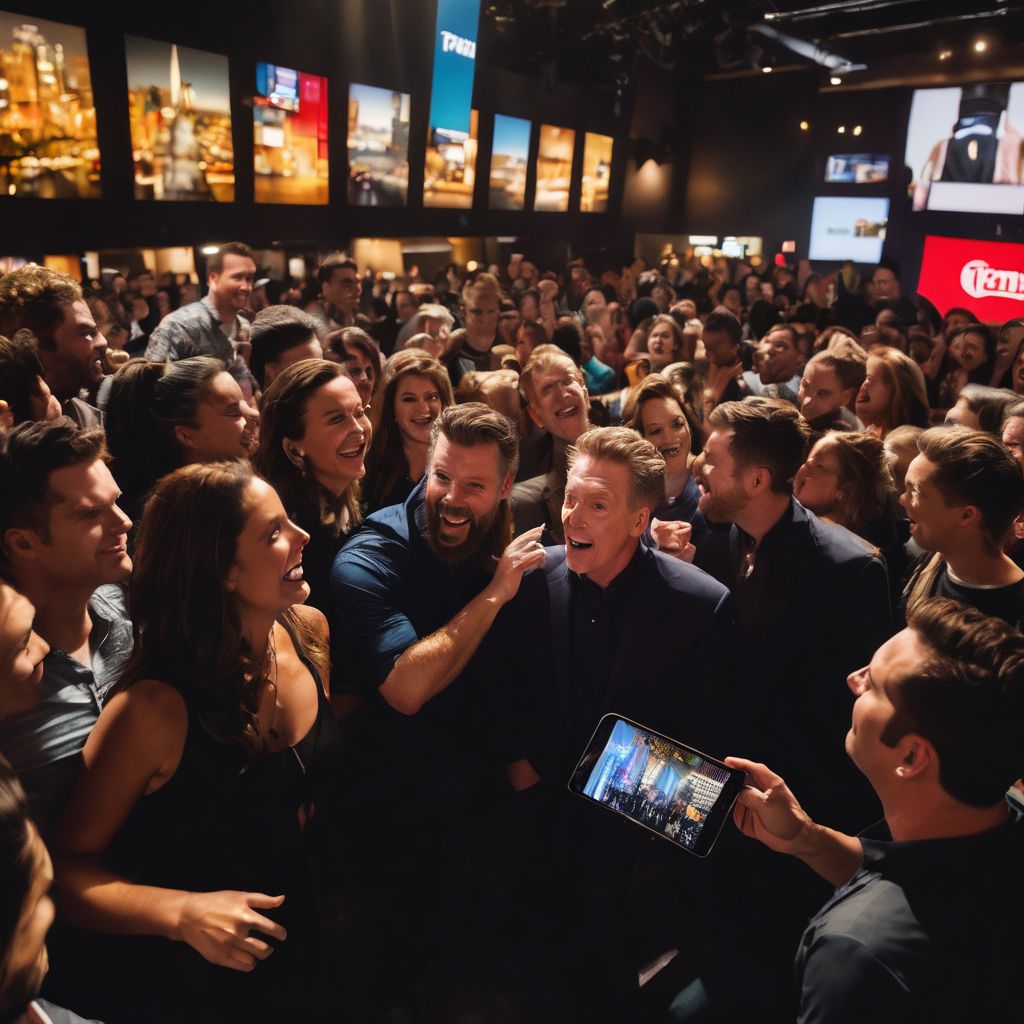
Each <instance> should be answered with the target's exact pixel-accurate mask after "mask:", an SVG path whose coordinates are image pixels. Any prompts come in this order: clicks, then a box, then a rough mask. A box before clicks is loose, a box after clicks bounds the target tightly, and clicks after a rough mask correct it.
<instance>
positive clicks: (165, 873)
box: [54, 461, 337, 1022]
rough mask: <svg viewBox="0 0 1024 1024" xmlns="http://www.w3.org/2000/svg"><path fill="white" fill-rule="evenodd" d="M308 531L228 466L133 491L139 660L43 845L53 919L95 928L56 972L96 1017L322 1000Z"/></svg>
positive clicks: (332, 745) (238, 1012)
mask: <svg viewBox="0 0 1024 1024" xmlns="http://www.w3.org/2000/svg"><path fill="white" fill-rule="evenodd" d="M307 539H308V538H307V535H306V534H305V532H304V531H302V530H301V529H299V527H297V526H296V525H295V524H294V523H292V522H291V521H290V520H289V519H288V517H287V515H286V514H285V511H284V507H283V506H282V504H281V501H280V499H279V498H278V496H277V494H276V493H275V492H274V490H273V488H272V487H270V485H269V484H267V483H266V482H265V481H263V480H261V479H259V478H258V477H256V476H254V475H253V473H252V470H251V469H250V468H249V467H248V465H247V464H245V463H244V462H242V461H237V462H227V463H216V464H209V465H194V466H187V467H185V468H183V469H180V470H177V471H176V472H174V473H173V474H171V475H170V476H167V477H165V478H164V479H163V480H161V481H160V482H159V483H158V484H157V486H156V488H155V489H154V492H153V495H152V497H151V498H150V500H149V501H148V502H147V505H146V511H145V514H144V515H143V521H142V529H141V531H140V534H139V540H138V549H137V553H136V558H135V571H134V575H133V577H132V581H131V591H130V607H131V615H132V620H133V622H134V626H135V633H136V641H135V643H136V647H135V653H134V655H133V657H132V660H131V662H130V663H129V666H128V668H127V669H126V672H125V675H124V677H123V678H122V680H121V682H120V683H119V688H118V692H117V693H116V695H115V696H114V697H112V698H111V699H110V701H109V702H108V703H107V705H106V706H105V707H104V709H103V712H102V714H101V716H100V719H99V721H98V722H97V724H96V727H95V728H94V730H93V732H92V734H91V735H90V737H89V740H88V742H87V744H86V747H85V750H84V751H83V761H84V767H83V772H82V776H81V779H80V782H79V786H78V789H77V790H76V792H75V794H74V795H73V798H72V800H71V803H70V807H69V811H68V814H67V816H66V818H65V821H64V827H63V830H62V833H61V836H60V840H59V844H58V852H59V861H58V873H59V878H60V897H61V899H60V904H61V910H62V911H63V914H64V916H65V919H66V920H67V921H69V922H70V923H71V924H72V925H74V926H76V927H77V928H79V929H88V930H89V931H91V932H100V933H107V936H106V937H105V936H102V935H88V936H82V935H79V942H78V943H77V944H76V943H74V942H72V944H71V946H70V947H69V949H68V950H67V956H68V958H67V959H65V960H64V961H63V962H58V963H55V965H54V966H55V969H56V970H57V974H58V975H59V976H60V977H61V978H62V979H63V981H64V984H65V986H66V990H74V992H75V1005H76V1007H77V1008H82V1009H86V1008H87V1012H88V1013H90V1014H95V1015H97V1016H99V1015H102V1019H103V1020H105V1021H108V1022H110V1021H128V1020H130V1021H136V1022H137V1021H161V1022H162V1021H181V1020H186V1019H187V1020H189V1021H206V1020H210V1021H213V1020H217V1021H224V1020H231V1021H234V1020H246V1021H263V1020H267V1021H270V1020H275V1021H283V1020H295V1019H301V1018H302V1017H303V1016H304V1008H306V1007H308V1006H311V1005H313V1004H314V1002H315V1000H316V999H317V998H318V987H317V986H318V980H317V978H318V974H317V971H316V969H315V964H316V959H317V953H318V950H319V949H320V948H321V947H320V943H319V939H318V935H317V929H316V923H315V922H316V920H317V913H316V901H315V900H314V894H315V890H316V888H317V886H316V884H315V882H314V879H315V878H316V877H318V875H319V874H320V872H318V871H317V865H318V863H319V861H318V858H319V856H320V855H321V854H323V853H324V850H323V846H322V844H323V841H324V837H323V836H322V835H321V833H320V831H319V828H320V825H319V822H320V821H322V820H324V819H326V818H330V813H329V811H328V810H327V809H326V808H325V807H324V805H325V804H329V803H330V793H331V788H330V786H331V783H332V782H333V781H334V779H335V778H336V774H337V773H336V768H335V766H334V760H333V759H334V756H335V753H336V750H337V744H336V735H337V733H336V730H337V725H336V723H335V721H334V719H333V717H332V715H331V712H330V707H329V705H328V702H327V693H326V691H325V681H326V680H327V678H328V663H327V626H326V622H325V620H324V618H323V616H322V615H321V614H320V613H319V612H316V611H312V610H308V609H305V608H302V607H301V606H302V602H303V601H305V599H306V596H307V594H308V587H307V585H306V583H305V582H304V581H303V579H302V559H303V548H304V547H305V545H306V541H307ZM122 937H127V938H122Z"/></svg>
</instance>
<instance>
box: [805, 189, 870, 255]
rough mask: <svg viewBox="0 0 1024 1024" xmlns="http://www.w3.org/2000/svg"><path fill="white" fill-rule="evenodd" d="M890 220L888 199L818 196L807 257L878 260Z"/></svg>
mask: <svg viewBox="0 0 1024 1024" xmlns="http://www.w3.org/2000/svg"><path fill="white" fill-rule="evenodd" d="M888 221H889V200H888V199H876V198H874V197H867V196H816V197H815V199H814V210H813V213H812V214H811V244H810V245H809V246H808V256H809V258H810V259H812V260H853V261H854V262H855V263H877V262H878V261H879V260H880V259H881V258H882V246H883V244H884V243H885V229H886V225H887V224H888Z"/></svg>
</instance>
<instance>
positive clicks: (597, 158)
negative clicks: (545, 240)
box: [570, 132, 615, 213]
mask: <svg viewBox="0 0 1024 1024" xmlns="http://www.w3.org/2000/svg"><path fill="white" fill-rule="evenodd" d="M614 142H615V140H614V139H613V138H612V137H611V136H610V135H598V134H596V133H595V132H587V133H586V136H585V138H584V142H583V191H582V192H581V193H580V209H581V210H582V211H583V212H584V213H604V212H605V211H606V210H607V209H608V188H609V185H610V183H611V178H612V147H613V145H614ZM571 159H572V157H571V155H570V160H571ZM570 166H571V164H570Z"/></svg>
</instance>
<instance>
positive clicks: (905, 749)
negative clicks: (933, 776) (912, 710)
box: [896, 733, 939, 782]
mask: <svg viewBox="0 0 1024 1024" xmlns="http://www.w3.org/2000/svg"><path fill="white" fill-rule="evenodd" d="M898 752H899V754H900V763H899V764H898V765H897V766H896V775H897V777H898V778H900V779H902V780H903V781H905V782H906V781H909V780H911V779H919V778H921V777H922V776H924V775H925V774H926V773H928V772H932V771H936V772H937V771H938V764H939V758H938V754H937V753H936V751H935V747H934V746H932V744H931V743H929V742H928V740H926V739H924V737H922V736H918V735H916V734H915V733H907V735H906V736H904V737H903V739H902V740H901V741H900V745H899V750H898Z"/></svg>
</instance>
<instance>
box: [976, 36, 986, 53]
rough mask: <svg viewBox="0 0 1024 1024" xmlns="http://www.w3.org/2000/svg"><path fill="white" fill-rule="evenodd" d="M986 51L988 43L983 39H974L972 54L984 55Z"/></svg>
mask: <svg viewBox="0 0 1024 1024" xmlns="http://www.w3.org/2000/svg"><path fill="white" fill-rule="evenodd" d="M987 49H988V41H987V40H985V39H976V40H975V41H974V52H975V53H984V52H985V51H986V50H987Z"/></svg>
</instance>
